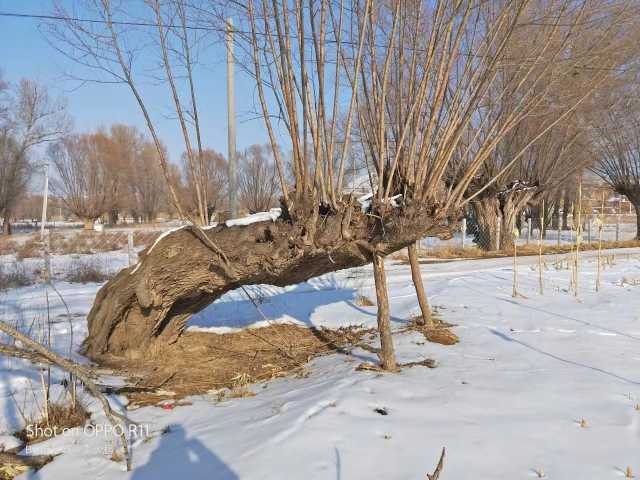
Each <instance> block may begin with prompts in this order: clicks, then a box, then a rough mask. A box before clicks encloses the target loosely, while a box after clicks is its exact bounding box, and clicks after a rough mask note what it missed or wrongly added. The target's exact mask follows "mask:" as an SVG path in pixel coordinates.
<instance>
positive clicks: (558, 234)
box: [556, 211, 562, 247]
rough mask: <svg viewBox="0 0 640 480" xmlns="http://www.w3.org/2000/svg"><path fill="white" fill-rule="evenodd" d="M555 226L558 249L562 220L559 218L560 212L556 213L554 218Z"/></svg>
mask: <svg viewBox="0 0 640 480" xmlns="http://www.w3.org/2000/svg"><path fill="white" fill-rule="evenodd" d="M556 222H557V223H556V226H557V228H558V230H556V232H557V237H558V238H557V241H558V247H560V240H561V238H562V218H560V211H558V214H557V216H556Z"/></svg>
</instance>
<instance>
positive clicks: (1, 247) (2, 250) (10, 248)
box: [0, 235, 18, 255]
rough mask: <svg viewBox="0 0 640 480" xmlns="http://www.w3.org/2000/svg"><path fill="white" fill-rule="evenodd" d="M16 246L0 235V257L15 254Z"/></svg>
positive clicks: (13, 242)
mask: <svg viewBox="0 0 640 480" xmlns="http://www.w3.org/2000/svg"><path fill="white" fill-rule="evenodd" d="M17 248H18V244H17V243H16V242H15V241H13V240H10V239H9V238H7V236H6V235H0V255H11V254H13V253H15V251H16V249H17Z"/></svg>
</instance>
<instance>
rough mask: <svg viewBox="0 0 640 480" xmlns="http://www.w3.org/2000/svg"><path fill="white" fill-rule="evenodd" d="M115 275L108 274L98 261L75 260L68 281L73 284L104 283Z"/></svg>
mask: <svg viewBox="0 0 640 480" xmlns="http://www.w3.org/2000/svg"><path fill="white" fill-rule="evenodd" d="M112 276H113V275H111V274H109V273H107V272H106V271H105V270H104V268H103V267H102V265H100V263H99V262H98V261H97V260H95V259H94V260H88V259H87V260H82V259H80V260H74V261H73V262H72V263H71V267H70V268H69V272H68V273H67V276H66V278H65V279H66V280H67V281H68V282H71V283H102V282H106V281H107V280H109V279H110V278H111V277H112Z"/></svg>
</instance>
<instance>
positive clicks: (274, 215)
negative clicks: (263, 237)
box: [224, 208, 282, 227]
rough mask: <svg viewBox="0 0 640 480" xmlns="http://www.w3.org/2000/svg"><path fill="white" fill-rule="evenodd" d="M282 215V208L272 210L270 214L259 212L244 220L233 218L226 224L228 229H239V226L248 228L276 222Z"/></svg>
mask: <svg viewBox="0 0 640 480" xmlns="http://www.w3.org/2000/svg"><path fill="white" fill-rule="evenodd" d="M280 215H282V209H281V208H272V209H271V210H269V211H268V212H258V213H254V214H252V215H247V216H246V217H243V218H232V219H231V220H227V221H226V222H224V224H225V225H226V226H227V227H238V226H246V225H251V224H252V223H258V222H268V221H272V222H275V221H276V220H277V219H278V218H280Z"/></svg>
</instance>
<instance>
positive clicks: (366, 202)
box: [357, 193, 402, 212]
mask: <svg viewBox="0 0 640 480" xmlns="http://www.w3.org/2000/svg"><path fill="white" fill-rule="evenodd" d="M401 198H402V194H401V193H399V194H398V195H394V196H393V197H389V198H388V199H387V200H386V201H385V203H388V204H389V205H391V206H392V207H393V208H398V207H399V206H400V204H401V203H402V202H401V201H400V199H401ZM357 200H358V203H359V204H360V208H361V209H362V211H363V212H366V211H367V210H369V209H370V208H371V201H372V200H373V193H367V194H366V195H362V196H361V197H358V198H357Z"/></svg>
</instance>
